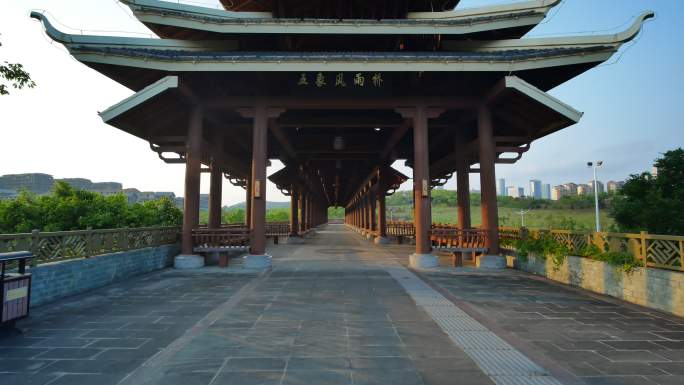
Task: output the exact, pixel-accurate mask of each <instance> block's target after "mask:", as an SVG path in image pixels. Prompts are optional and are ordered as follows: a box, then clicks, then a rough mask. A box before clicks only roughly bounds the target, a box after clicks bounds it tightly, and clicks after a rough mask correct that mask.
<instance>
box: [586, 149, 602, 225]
mask: <svg viewBox="0 0 684 385" xmlns="http://www.w3.org/2000/svg"><path fill="white" fill-rule="evenodd" d="M601 166H603V161H602V160H599V161H597V162H596V164H594V163H593V162H587V167H591V168H593V169H594V208H595V211H596V232H597V233H600V232H601V219H600V218H601V217H600V216H599V215H600V214H599V199H598V181H597V180H596V169H597V168H599V167H601Z"/></svg>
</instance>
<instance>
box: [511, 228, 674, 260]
mask: <svg viewBox="0 0 684 385" xmlns="http://www.w3.org/2000/svg"><path fill="white" fill-rule="evenodd" d="M499 234H500V237H501V238H502V239H519V238H521V237H524V236H531V237H535V238H538V237H539V236H540V235H542V234H550V235H551V236H552V237H553V238H554V239H555V240H557V241H559V242H562V243H563V244H565V245H566V246H567V247H568V248H569V249H570V251H571V253H573V254H575V255H578V254H580V252H581V251H582V249H584V248H585V247H587V246H588V245H595V246H596V247H597V248H598V249H599V250H600V251H601V252H606V251H618V252H625V253H630V254H632V255H634V256H635V257H636V258H638V259H639V260H641V261H642V262H643V263H644V265H645V266H648V267H656V268H660V269H668V270H678V271H684V236H674V235H655V234H649V233H647V232H645V231H642V232H641V233H638V234H635V233H608V232H600V233H595V232H588V231H572V230H526V229H525V230H523V231H521V230H520V229H519V228H514V227H502V228H500V229H499Z"/></svg>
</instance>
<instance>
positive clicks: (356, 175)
mask: <svg viewBox="0 0 684 385" xmlns="http://www.w3.org/2000/svg"><path fill="white" fill-rule="evenodd" d="M170 79H171V80H170ZM173 79H176V80H175V81H174V80H173ZM177 79H178V78H176V77H167V78H164V79H162V80H160V81H159V82H158V83H156V85H154V86H152V87H148V88H146V89H144V90H142V91H140V92H139V93H137V94H136V95H134V96H133V97H132V98H129V99H127V100H126V101H124V102H122V103H120V104H119V105H117V106H114V107H112V108H110V109H109V110H107V111H105V112H103V113H102V117H103V119H104V120H105V122H106V123H107V124H110V125H112V126H114V127H117V128H119V129H121V130H123V131H126V132H128V133H130V134H132V135H135V136H137V137H139V138H142V139H144V140H147V141H149V142H151V143H152V144H154V145H155V147H156V146H161V147H158V148H160V149H162V148H165V149H167V150H168V152H169V153H173V152H180V153H181V154H182V153H183V152H184V143H185V135H186V132H187V122H188V119H189V115H190V111H191V109H192V103H191V102H190V101H189V100H188V98H187V95H186V93H184V92H182V91H181V88H180V86H178V80H177ZM505 79H506V81H505V82H499V83H498V84H495V85H494V86H493V87H492V89H493V90H495V92H494V93H493V94H492V95H490V96H488V98H489V99H490V102H489V103H490V105H491V106H492V111H493V118H494V121H493V122H494V135H495V137H497V138H498V139H497V146H499V147H497V149H498V151H497V152H499V153H502V154H503V153H510V152H512V153H513V154H515V153H516V152H524V151H525V150H526V147H525V146H529V143H530V142H532V141H533V140H535V139H537V138H540V137H542V136H545V135H548V134H550V133H552V132H555V131H557V130H559V129H562V128H564V127H567V126H569V125H572V124H574V123H575V122H576V121H577V120H578V119H579V117H580V116H581V114H580V113H578V112H577V111H575V110H573V109H572V108H570V107H568V106H566V105H564V104H562V103H561V102H559V101H557V100H556V99H554V98H552V97H550V96H548V95H547V94H545V93H544V92H542V91H541V90H538V89H536V88H534V87H533V86H531V85H529V84H527V83H525V82H524V81H522V80H520V79H517V78H515V77H506V78H505ZM183 86H184V87H186V88H192V89H193V90H199V89H198V88H197V87H196V84H190V83H187V82H185V79H183ZM204 92H209V91H208V90H204ZM200 95H201V98H205V99H206V100H207V101H206V103H204V105H205V106H207V107H206V109H205V113H206V118H205V122H204V124H205V127H204V130H203V132H204V143H205V144H206V147H205V150H206V151H207V154H206V155H205V157H204V158H205V159H207V161H208V159H209V158H210V151H217V152H218V153H222V154H224V160H225V163H224V164H223V165H222V166H223V167H224V168H225V169H226V170H227V172H228V173H229V174H231V175H232V176H234V177H236V178H247V176H248V175H249V164H248V161H247V160H248V159H250V158H251V135H252V130H251V128H252V121H251V119H247V118H244V117H242V115H241V114H240V113H239V108H236V107H235V105H233V106H231V104H230V103H225V104H224V103H221V102H220V101H221V96H220V95H214V97H216V98H218V99H217V100H218V101H219V102H218V103H211V102H210V100H209V99H210V98H209V97H208V95H207V94H200ZM316 100H317V99H316V98H301V99H297V101H292V100H291V101H292V103H293V104H291V105H289V106H287V107H286V108H284V112H283V113H282V114H281V115H280V116H279V117H278V118H277V119H276V120H275V121H274V123H273V126H272V127H271V130H270V131H269V135H268V145H267V148H268V158H269V159H281V160H283V162H284V163H285V164H286V166H287V169H288V170H290V171H288V172H294V171H292V168H293V167H294V168H295V170H296V168H297V167H298V166H299V165H303V166H304V168H305V169H306V170H307V173H305V174H300V176H301V175H306V177H307V178H309V179H310V180H311V178H314V180H316V181H317V183H316V184H315V185H316V186H319V188H320V189H321V191H323V190H327V191H333V189H334V188H335V186H340V185H342V184H343V185H344V186H345V188H346V190H344V191H338V192H337V196H338V198H336V199H337V201H336V202H330V203H331V204H338V205H343V204H344V203H346V200H347V199H349V198H350V197H351V194H352V193H353V192H354V191H356V189H357V188H358V187H359V186H360V184H361V183H363V181H364V180H365V178H366V177H367V175H368V172H369V170H372V169H375V168H377V167H382V166H383V164H385V162H386V159H385V158H383V154H389V153H391V154H392V158H394V159H411V158H412V154H413V139H412V135H411V134H410V133H411V130H410V129H406V128H405V126H404V124H405V123H404V120H403V118H402V116H401V115H400V114H399V113H397V112H396V111H395V110H394V108H392V106H391V105H390V104H388V105H386V106H380V105H378V106H372V107H368V106H366V104H367V103H366V101H365V100H358V99H350V100H351V102H350V101H349V100H348V101H347V104H345V103H343V102H342V101H340V102H339V103H331V104H330V106H329V107H326V106H320V105H319V106H318V107H315V106H312V105H311V104H310V103H311V102H312V101H314V102H315V101H316ZM245 103H246V104H249V101H246V102H245ZM297 103H298V104H297ZM272 105H273V106H279V104H277V103H275V102H274V104H272ZM397 132H401V133H402V134H401V136H400V137H398V138H396V137H395V136H396V135H397V134H396V133H397ZM337 137H339V138H342V140H343V142H344V145H343V148H342V149H335V147H334V145H333V142H334V141H335V138H337ZM456 137H458V138H461V139H462V140H464V141H465V143H467V149H466V151H467V156H468V158H469V160H470V163H471V164H474V163H477V162H478V156H477V151H476V147H477V146H476V138H477V122H476V116H475V114H474V111H473V110H472V109H460V108H447V109H445V111H444V113H442V114H441V116H439V117H438V118H436V119H431V120H430V131H429V143H430V151H429V154H430V163H431V177H432V178H433V180H436V179H439V178H441V177H444V176H448V174H450V173H451V172H453V170H454V168H455V166H456V164H457V163H456V162H455V160H454V161H452V159H453V157H454V156H455V154H456V153H455V152H454V148H455V144H456V142H455V141H454V138H456ZM388 143H389V144H390V145H391V147H389V148H388V146H390V145H388ZM521 146H522V147H521ZM518 149H520V150H519V151H518ZM504 158H506V157H505V156H502V159H503V160H502V161H503V162H508V161H507V160H505V159H504ZM508 159H511V158H510V157H509V158H508ZM319 171H320V172H319ZM279 175H280V177H276V180H274V181H275V182H276V183H278V184H280V185H281V187H284V188H287V183H288V179H287V178H286V177H285V176H283V175H284V174H283V173H281V174H279ZM288 175H289V174H288ZM301 177H304V176H301ZM283 178H285V179H283ZM288 178H289V177H288ZM336 178H340V180H341V181H342V182H339V181H337V182H336ZM283 184H284V185H285V186H282V185H283ZM321 194H323V192H321Z"/></svg>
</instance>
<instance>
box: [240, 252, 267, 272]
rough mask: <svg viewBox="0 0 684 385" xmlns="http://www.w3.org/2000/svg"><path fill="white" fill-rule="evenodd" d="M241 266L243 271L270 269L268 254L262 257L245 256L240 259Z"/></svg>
mask: <svg viewBox="0 0 684 385" xmlns="http://www.w3.org/2000/svg"><path fill="white" fill-rule="evenodd" d="M242 260H243V264H242V266H243V267H244V268H245V269H268V268H269V267H271V256H270V255H268V254H263V255H251V254H248V255H245V256H244V257H242Z"/></svg>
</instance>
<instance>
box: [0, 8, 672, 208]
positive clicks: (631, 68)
mask: <svg viewBox="0 0 684 385" xmlns="http://www.w3.org/2000/svg"><path fill="white" fill-rule="evenodd" d="M510 2H512V1H505V0H463V1H462V3H461V7H474V6H481V5H488V4H497V3H510ZM200 3H204V4H207V3H208V4H210V5H213V6H216V4H218V1H210V0H207V1H203V2H200ZM30 9H45V10H47V11H49V12H50V14H51V16H53V18H55V19H56V21H58V22H59V23H60V28H62V29H64V30H66V31H68V32H72V33H74V32H75V33H79V32H80V31H81V30H83V32H87V33H93V32H95V33H109V34H123V33H133V34H149V33H150V32H149V31H148V30H146V29H145V28H144V27H143V26H142V25H141V24H140V23H138V22H137V20H135V19H134V18H133V17H132V16H131V15H130V12H128V10H127V8H126V7H125V6H122V5H120V4H118V3H117V2H116V1H115V0H60V1H59V2H56V1H50V0H3V5H2V12H0V34H1V35H0V41H1V42H2V44H3V46H2V47H0V60H8V61H19V62H22V63H24V64H25V65H26V67H27V69H28V70H29V71H30V72H31V74H32V75H33V77H34V78H35V79H36V80H37V81H38V84H39V87H38V88H36V89H33V90H24V91H19V92H15V93H14V94H13V95H11V96H8V97H7V96H5V97H2V98H0V116H2V119H3V120H2V122H3V124H2V128H1V129H2V130H3V132H2V134H3V141H2V144H3V146H2V151H0V174H7V173H19V172H47V173H51V174H54V175H55V176H56V177H76V176H79V177H86V178H91V179H93V180H95V181H109V180H114V181H120V182H123V183H124V186H125V187H137V188H139V189H141V190H156V191H174V192H176V194H178V195H182V192H183V167H182V166H178V165H175V166H174V165H166V164H164V163H162V162H161V161H160V160H159V159H158V158H157V157H156V155H155V154H154V153H153V152H151V151H150V150H149V147H148V145H147V143H146V142H144V141H141V140H139V139H137V138H134V137H132V136H130V135H128V134H125V133H123V132H120V131H118V130H116V129H114V128H112V127H109V126H107V125H105V124H103V123H102V122H101V120H100V119H99V117H98V116H97V111H101V110H104V109H105V108H107V107H109V106H110V105H112V104H114V103H116V102H118V101H119V100H121V99H123V98H125V97H127V96H129V95H130V94H131V91H130V90H128V89H126V88H124V87H122V86H120V85H118V84H116V83H114V82H113V81H111V80H109V79H107V78H105V77H104V76H102V75H100V74H98V73H96V72H95V71H92V70H90V69H88V68H87V67H85V66H84V65H82V64H80V63H78V62H76V61H75V60H73V59H72V58H71V57H69V55H68V54H67V53H66V51H65V49H64V48H63V47H61V46H60V45H59V44H55V43H52V42H51V41H50V40H49V39H48V38H47V37H46V36H45V35H44V33H43V32H42V29H41V27H40V26H39V25H38V23H36V22H34V21H32V20H30V19H29V18H28V11H29V10H30ZM648 9H651V10H653V11H655V12H656V13H657V18H656V19H655V20H652V21H650V22H648V23H647V24H646V26H645V28H644V31H643V33H642V34H641V35H640V36H639V38H638V39H637V40H636V41H635V42H633V43H630V44H628V46H627V47H625V48H623V49H622V50H621V51H620V52H619V53H618V55H616V57H615V58H614V59H613V60H611V61H610V62H609V63H607V64H604V65H601V66H599V67H598V68H595V69H593V70H591V71H589V72H587V73H585V74H583V75H581V76H579V77H577V78H575V79H573V80H571V81H569V82H567V83H565V84H564V85H562V86H559V87H557V88H556V89H554V90H552V91H551V94H553V95H554V96H556V97H558V98H559V99H561V100H562V101H564V102H565V103H568V104H570V105H571V106H573V107H574V108H576V109H578V110H580V111H583V112H584V117H583V118H582V121H581V122H580V123H579V124H577V125H575V126H573V127H570V128H568V129H566V130H563V131H561V132H559V133H555V134H553V135H551V136H549V137H546V138H544V139H541V140H539V141H537V142H534V143H533V144H532V149H531V150H530V151H529V152H528V153H526V154H525V156H524V157H523V159H522V160H521V161H520V162H518V163H517V164H515V165H500V166H497V176H499V177H505V178H506V179H507V182H508V184H509V185H518V186H525V187H526V188H527V185H528V181H529V179H541V180H542V181H543V182H545V183H551V184H559V183H563V182H566V181H578V182H580V181H581V182H586V181H588V180H589V178H590V175H591V171H590V170H589V169H587V168H586V166H585V164H586V162H587V161H589V160H599V159H600V160H603V161H604V163H605V166H604V168H603V169H602V170H600V172H599V179H601V180H604V181H607V180H610V179H615V180H619V179H624V178H626V177H627V176H628V175H629V174H631V173H638V172H642V171H645V170H650V167H651V163H652V162H653V160H654V159H655V158H657V157H658V156H659V154H660V153H662V152H664V151H667V150H670V149H674V148H677V147H681V146H684V135H682V129H683V128H684V115H683V114H682V104H683V102H684V97H682V92H683V91H684V74H683V73H682V71H684V53H683V52H682V48H681V47H682V43H681V41H682V39H684V26H683V23H682V19H681V16H682V15H684V1H681V0H565V1H564V2H563V4H562V5H561V6H559V7H557V8H556V9H554V10H553V11H552V12H551V14H550V16H549V18H547V20H546V21H545V22H544V23H542V24H541V25H539V26H538V27H537V28H535V29H534V30H533V31H532V32H531V33H530V34H529V35H528V36H559V35H577V34H604V33H615V32H618V31H621V30H623V29H625V28H626V27H627V26H628V25H629V23H630V22H631V21H632V20H633V18H634V17H635V16H636V15H638V14H640V13H641V12H642V11H644V10H648ZM103 31H110V32H103ZM274 164H275V167H274V168H272V169H270V170H269V173H270V172H273V171H275V170H276V169H277V167H278V166H277V162H274ZM402 171H403V172H405V173H406V174H407V175H410V170H408V169H404V168H402ZM471 185H472V186H473V187H474V188H478V186H479V181H478V180H477V175H473V176H472V178H471ZM454 186H455V183H454V182H453V181H451V182H449V183H448V184H447V188H454ZM405 188H410V187H409V186H408V185H407V186H405ZM224 190H225V191H224V202H225V203H227V204H228V203H233V202H237V201H241V200H242V199H244V192H243V190H240V189H237V188H233V187H232V186H230V185H229V184H227V183H226V184H225V185H224ZM202 191H203V192H206V191H208V181H207V180H205V179H203V180H202ZM268 194H269V200H285V199H286V198H285V197H284V196H282V195H280V194H279V193H278V192H277V191H276V190H275V189H273V188H271V189H269V190H268Z"/></svg>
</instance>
